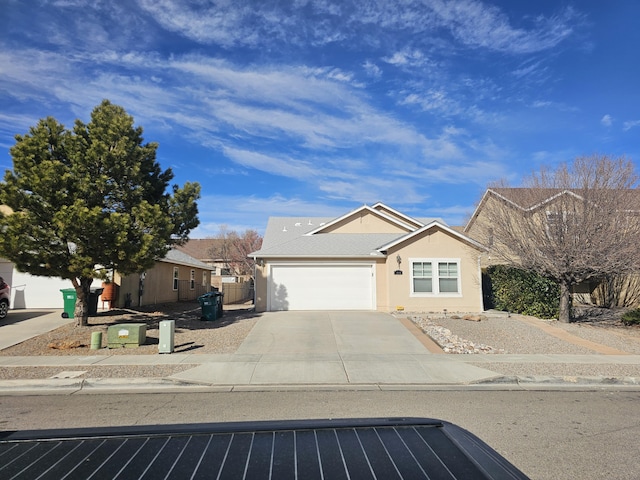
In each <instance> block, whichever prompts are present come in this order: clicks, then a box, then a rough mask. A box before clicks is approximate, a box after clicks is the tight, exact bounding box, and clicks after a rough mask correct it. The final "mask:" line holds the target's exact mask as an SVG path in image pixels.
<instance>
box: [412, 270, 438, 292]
mask: <svg viewBox="0 0 640 480" xmlns="http://www.w3.org/2000/svg"><path fill="white" fill-rule="evenodd" d="M412 281H413V293H432V292H433V269H432V264H431V262H413V280H412Z"/></svg>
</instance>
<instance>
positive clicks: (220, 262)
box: [175, 238, 230, 276]
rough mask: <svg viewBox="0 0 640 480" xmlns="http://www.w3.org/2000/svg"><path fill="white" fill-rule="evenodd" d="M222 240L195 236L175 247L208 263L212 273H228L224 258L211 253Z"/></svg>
mask: <svg viewBox="0 0 640 480" xmlns="http://www.w3.org/2000/svg"><path fill="white" fill-rule="evenodd" d="M222 242H223V240H221V239H219V238H195V239H190V240H189V241H187V243H185V244H184V245H176V247H175V248H176V249H178V250H180V251H181V252H184V253H186V254H187V255H189V256H191V257H193V258H195V259H197V260H200V261H201V262H202V263H206V264H207V265H209V266H210V267H211V274H212V275H214V276H222V275H229V274H230V272H229V268H228V266H227V264H226V263H225V261H224V259H222V258H216V257H214V256H213V255H212V252H213V251H214V250H215V249H219V248H220V246H221V245H222Z"/></svg>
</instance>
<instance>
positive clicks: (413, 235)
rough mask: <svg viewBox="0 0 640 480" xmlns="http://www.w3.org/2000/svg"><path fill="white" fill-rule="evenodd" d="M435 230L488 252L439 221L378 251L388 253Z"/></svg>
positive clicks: (480, 245) (397, 239)
mask: <svg viewBox="0 0 640 480" xmlns="http://www.w3.org/2000/svg"><path fill="white" fill-rule="evenodd" d="M434 228H439V229H441V230H444V231H445V232H447V233H449V234H450V235H452V236H454V237H456V238H457V239H459V240H460V241H462V242H465V243H467V244H468V245H471V246H472V247H474V248H477V249H478V250H486V247H484V246H483V245H482V244H480V243H478V242H476V241H475V240H473V239H471V238H469V237H467V236H466V235H464V234H462V233H460V232H458V231H457V230H454V229H453V228H450V227H448V226H447V225H445V224H443V223H440V222H439V221H437V220H434V221H432V222H431V223H429V224H427V225H425V226H424V227H422V228H419V229H418V230H415V231H414V232H411V233H409V234H407V235H404V236H402V237H399V238H396V239H395V240H393V241H391V242H389V243H388V244H385V245H383V246H381V247H380V248H379V249H378V250H379V251H380V252H386V251H387V250H389V249H390V248H393V247H395V246H397V245H400V244H401V243H404V242H406V241H409V240H411V239H412V238H415V237H417V236H419V235H421V234H423V233H424V232H426V231H428V230H432V229H434Z"/></svg>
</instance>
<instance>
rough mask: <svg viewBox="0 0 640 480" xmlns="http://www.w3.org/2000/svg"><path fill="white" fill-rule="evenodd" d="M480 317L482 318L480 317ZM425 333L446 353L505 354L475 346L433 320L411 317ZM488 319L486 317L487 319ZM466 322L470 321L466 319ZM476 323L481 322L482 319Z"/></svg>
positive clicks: (486, 346) (489, 348) (500, 351)
mask: <svg viewBox="0 0 640 480" xmlns="http://www.w3.org/2000/svg"><path fill="white" fill-rule="evenodd" d="M478 317H480V316H478ZM410 319H411V321H412V322H413V323H415V324H416V325H417V326H418V327H419V328H420V329H421V330H422V331H423V332H424V333H426V334H427V335H429V337H431V339H432V340H433V341H434V342H436V343H437V344H438V345H440V348H442V350H443V351H444V353H452V354H494V353H504V352H503V351H502V350H498V349H495V348H493V347H491V346H489V345H484V344H477V345H476V344H474V343H473V342H471V341H469V340H465V339H463V338H460V337H458V336H457V335H454V334H453V333H452V332H451V330H449V329H448V328H445V327H442V326H440V325H438V324H436V323H433V322H432V321H431V320H429V319H427V318H423V317H418V316H414V317H410ZM485 319H486V317H485ZM465 320H468V319H467V318H465ZM474 321H481V318H479V319H478V320H474Z"/></svg>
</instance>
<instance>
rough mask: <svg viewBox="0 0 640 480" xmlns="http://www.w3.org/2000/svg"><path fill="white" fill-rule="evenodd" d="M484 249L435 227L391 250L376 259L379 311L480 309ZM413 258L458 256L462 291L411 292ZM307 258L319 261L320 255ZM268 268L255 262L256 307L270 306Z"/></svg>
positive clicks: (448, 257)
mask: <svg viewBox="0 0 640 480" xmlns="http://www.w3.org/2000/svg"><path fill="white" fill-rule="evenodd" d="M398 254H399V255H400V256H401V258H402V263H401V267H400V269H401V270H402V275H395V274H394V272H395V270H397V269H398V264H397V261H396V255H398ZM480 254H481V252H480V251H479V250H477V249H476V248H473V247H472V246H470V245H468V244H467V243H465V242H462V241H460V240H459V239H458V238H457V237H454V236H452V235H451V234H449V233H447V232H445V231H443V230H440V229H433V230H430V231H429V232H426V233H424V234H423V235H422V236H420V237H419V238H416V239H413V242H412V243H409V244H408V245H404V246H403V245H399V246H398V248H394V249H392V250H391V251H389V252H388V256H387V258H386V259H378V260H377V262H376V309H377V310H378V311H385V312H387V311H395V310H396V309H397V308H398V307H403V308H404V310H405V311H407V312H409V311H419V312H436V311H437V312H441V311H442V310H444V309H447V311H448V312H481V311H482V287H481V274H480V268H479V266H478V261H479V256H480ZM410 258H433V259H455V260H459V262H460V263H459V265H460V272H459V274H460V277H461V294H460V295H457V296H429V297H412V296H411V264H410V263H409V262H410ZM344 260H345V259H344V258H334V259H330V258H327V259H323V260H322V261H323V262H326V263H337V262H340V261H344ZM282 261H288V262H296V263H298V262H302V261H304V260H302V259H299V258H297V259H296V258H288V259H286V258H281V259H278V262H282ZM307 261H316V262H317V261H318V260H317V259H315V260H311V259H307ZM267 272H268V262H266V261H265V264H264V266H263V267H261V266H260V265H257V266H256V311H258V312H264V311H266V309H267V296H268V290H267V283H268V278H267Z"/></svg>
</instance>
